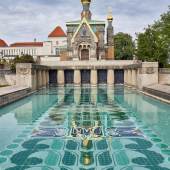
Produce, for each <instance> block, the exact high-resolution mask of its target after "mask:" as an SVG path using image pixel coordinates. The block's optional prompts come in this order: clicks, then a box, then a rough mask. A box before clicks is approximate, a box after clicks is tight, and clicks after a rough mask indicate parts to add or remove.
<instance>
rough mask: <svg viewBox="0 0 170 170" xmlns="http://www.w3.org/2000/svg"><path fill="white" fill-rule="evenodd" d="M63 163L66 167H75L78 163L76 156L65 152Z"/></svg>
mask: <svg viewBox="0 0 170 170" xmlns="http://www.w3.org/2000/svg"><path fill="white" fill-rule="evenodd" d="M62 162H63V164H64V165H66V166H74V165H75V163H76V156H75V155H74V154H72V153H71V152H68V151H65V153H64V157H63V159H62Z"/></svg>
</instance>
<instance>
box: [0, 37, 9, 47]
mask: <svg viewBox="0 0 170 170" xmlns="http://www.w3.org/2000/svg"><path fill="white" fill-rule="evenodd" d="M0 47H8V45H7V43H6V42H5V41H4V40H2V39H0Z"/></svg>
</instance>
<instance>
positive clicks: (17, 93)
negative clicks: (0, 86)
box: [0, 87, 31, 107]
mask: <svg viewBox="0 0 170 170" xmlns="http://www.w3.org/2000/svg"><path fill="white" fill-rule="evenodd" d="M5 88H7V87H5ZM30 93H31V89H30V88H25V87H22V88H18V87H17V88H16V90H13V91H12V92H11V91H10V90H8V92H5V91H4V94H0V107H2V106H4V105H7V104H9V103H12V102H14V101H17V100H19V99H21V98H24V97H26V96H28V95H30Z"/></svg>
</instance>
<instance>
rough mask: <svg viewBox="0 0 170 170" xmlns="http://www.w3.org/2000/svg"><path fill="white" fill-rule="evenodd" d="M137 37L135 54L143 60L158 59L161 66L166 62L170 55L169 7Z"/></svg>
mask: <svg viewBox="0 0 170 170" xmlns="http://www.w3.org/2000/svg"><path fill="white" fill-rule="evenodd" d="M137 36H138V38H137V56H138V58H139V59H140V60H143V61H158V62H159V65H160V66H161V67H165V66H166V65H167V63H168V57H169V55H170V53H169V50H170V7H169V10H168V12H167V13H165V14H163V15H161V18H160V20H158V21H156V22H155V23H154V24H153V25H152V26H148V28H146V29H145V31H144V33H139V34H138V35H137Z"/></svg>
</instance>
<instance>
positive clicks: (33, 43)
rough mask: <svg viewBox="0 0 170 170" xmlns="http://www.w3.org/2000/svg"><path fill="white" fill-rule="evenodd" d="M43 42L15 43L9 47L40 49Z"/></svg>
mask: <svg viewBox="0 0 170 170" xmlns="http://www.w3.org/2000/svg"><path fill="white" fill-rule="evenodd" d="M42 46H43V42H16V43H14V44H11V45H10V47H42Z"/></svg>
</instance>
